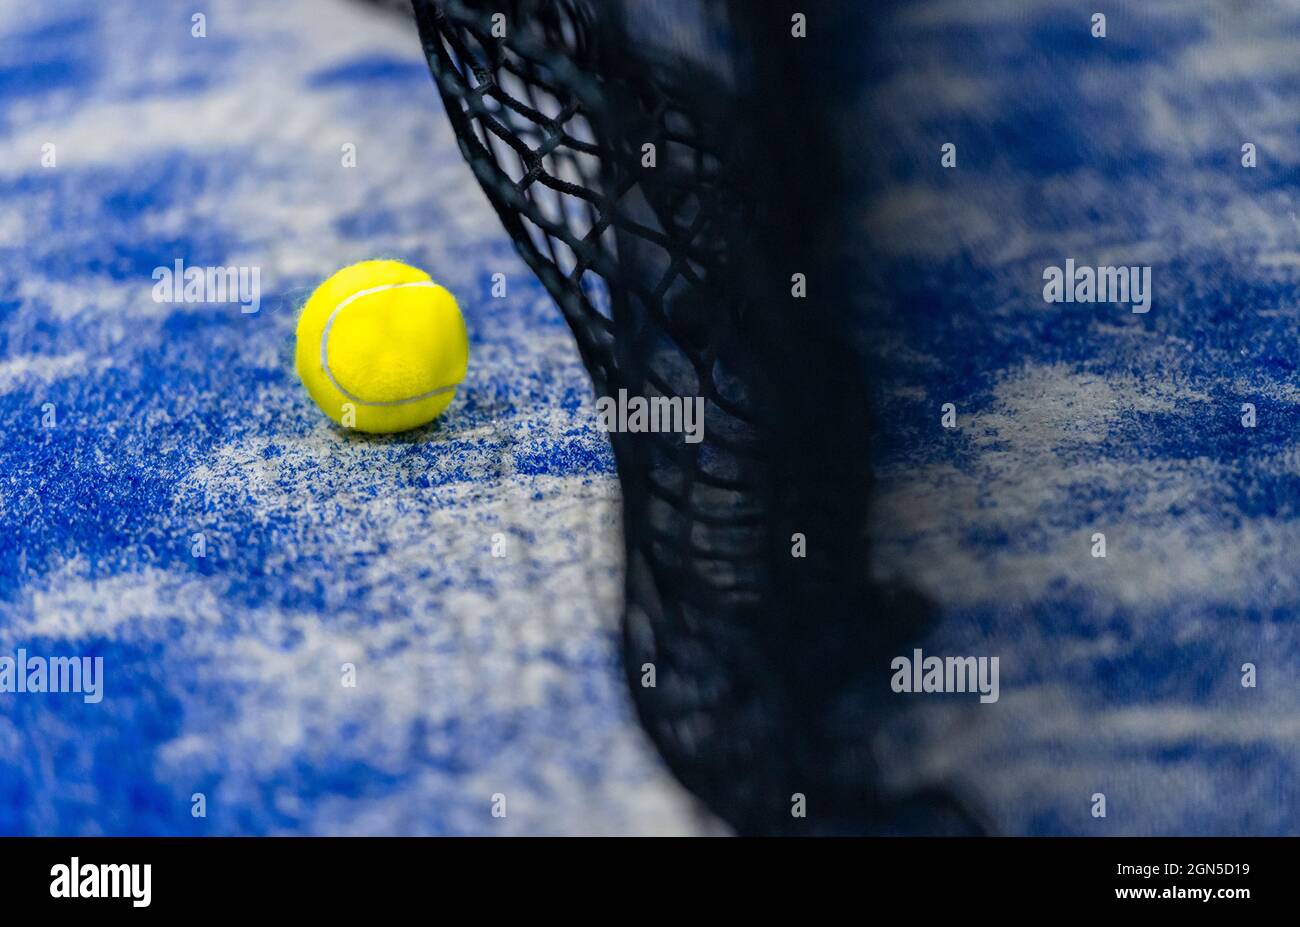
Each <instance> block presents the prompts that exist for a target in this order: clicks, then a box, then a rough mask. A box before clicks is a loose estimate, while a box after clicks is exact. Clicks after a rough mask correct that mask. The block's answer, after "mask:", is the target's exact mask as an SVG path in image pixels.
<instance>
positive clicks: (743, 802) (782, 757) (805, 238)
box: [415, 0, 980, 833]
mask: <svg viewBox="0 0 1300 927" xmlns="http://www.w3.org/2000/svg"><path fill="white" fill-rule="evenodd" d="M676 5H677V6H689V7H690V12H691V16H692V19H691V20H690V22H691V23H692V24H693V28H692V30H691V33H692V37H689V38H684V37H683V36H681V35H674V34H673V33H674V30H675V29H681V28H682V27H683V24H684V23H685V20H683V19H681V18H673V17H667V18H663V17H660V19H659V20H657V21H654V20H653V17H651V16H649V14H650V13H653V12H654V10H653V8H652V7H650V6H649V5H648V4H646V3H638V2H635V0H602V2H595V0H590V2H589V0H491V2H488V3H471V2H467V0H446V2H434V0H415V12H416V18H417V21H418V23H419V27H420V32H421V36H422V40H423V43H424V48H425V52H426V55H427V57H428V59H429V63H430V67H431V69H432V72H433V76H434V79H435V81H436V83H437V87H438V90H439V92H440V94H441V96H442V98H443V101H444V103H445V105H446V109H447V113H448V116H449V117H450V119H451V121H452V124H453V126H454V128H455V132H456V136H457V139H458V140H459V143H460V147H461V150H462V152H463V153H464V155H465V158H466V160H467V161H468V163H469V165H470V167H471V168H472V169H473V172H474V175H475V176H476V178H477V180H478V182H479V183H480V184H481V185H482V187H483V189H484V191H485V192H486V193H487V196H488V197H489V199H490V200H491V202H492V204H493V206H494V208H495V209H496V211H497V213H498V214H499V215H500V217H501V221H502V222H503V223H504V225H505V228H506V230H507V232H508V233H509V234H510V237H511V238H512V239H513V240H514V243H515V245H516V246H517V248H518V249H519V251H520V253H521V255H522V256H523V258H524V259H525V260H526V261H527V263H528V264H529V266H530V267H531V268H532V270H533V271H534V272H535V273H536V274H537V275H538V277H539V278H540V279H541V281H542V282H543V284H544V285H545V286H546V288H547V290H548V291H549V292H550V293H551V295H552V296H553V297H554V298H555V300H556V302H557V303H558V304H559V307H560V310H561V311H562V312H563V314H564V317H565V319H566V320H567V321H568V324H569V326H570V328H571V329H572V331H573V335H574V337H575V339H576V341H577V345H578V348H579V350H580V352H581V355H582V358H583V360H584V362H585V364H586V365H587V368H588V370H589V371H590V373H591V377H592V382H593V385H594V388H595V392H596V394H597V396H610V397H616V396H617V395H618V394H619V392H620V391H622V390H626V391H627V395H628V396H641V397H683V398H684V399H685V400H687V401H689V400H692V399H694V398H695V397H700V398H702V400H703V406H704V410H705V414H704V423H703V440H701V441H699V442H692V441H687V440H685V436H684V435H683V434H681V433H674V432H658V433H656V432H646V431H642V432H630V431H622V432H615V433H612V434H611V435H610V439H611V442H612V445H613V449H614V454H615V457H616V460H617V464H618V471H619V479H620V483H621V486H622V492H623V508H624V531H625V535H626V563H627V578H626V611H625V616H624V641H625V655H624V656H625V665H626V669H627V679H628V683H629V687H630V690H631V693H632V697H633V700H634V702H635V704H636V707H637V711H638V713H639V715H640V717H641V720H642V722H643V724H644V726H645V728H646V730H647V731H648V732H649V734H650V736H651V737H652V739H653V740H654V742H655V743H656V745H657V746H658V748H659V749H660V751H661V753H662V754H663V756H664V757H665V759H666V760H667V762H668V763H669V765H670V767H671V768H672V769H673V771H674V772H675V773H676V774H677V776H678V777H679V778H680V779H681V781H682V782H683V783H684V784H685V785H686V786H687V787H688V788H689V789H691V791H693V792H694V793H695V794H696V795H698V796H699V797H700V798H702V799H703V800H704V801H705V802H706V803H707V804H708V806H709V807H710V808H711V809H712V810H713V811H714V812H716V813H717V814H718V815H720V816H721V817H722V818H723V819H724V820H726V821H727V822H729V823H730V824H731V825H732V826H734V827H735V828H736V829H737V830H738V831H740V832H742V833H869V832H941V833H972V832H978V831H979V829H980V828H979V827H978V826H977V824H976V823H975V821H974V819H973V817H972V815H971V814H970V813H968V812H967V811H966V810H964V808H963V806H962V805H961V803H959V802H957V801H956V800H955V799H954V798H953V797H952V796H951V795H950V794H948V793H947V792H945V791H943V790H939V789H936V790H931V791H927V792H925V793H922V794H917V793H913V794H910V795H902V796H900V795H890V794H884V793H883V792H882V790H881V788H880V786H879V784H878V783H879V782H880V781H881V777H880V776H879V771H878V770H879V763H881V762H882V761H883V760H882V759H881V758H880V757H878V756H877V755H876V754H875V753H874V752H873V750H872V749H871V742H872V734H873V732H874V731H875V729H876V727H877V724H878V722H879V719H880V717H881V715H882V712H883V711H884V710H885V704H886V701H887V697H888V696H889V695H890V692H889V686H888V678H889V677H888V666H889V661H890V659H891V657H892V656H893V655H895V654H898V653H901V652H904V651H902V650H901V649H900V648H902V647H904V646H907V645H908V642H910V641H913V640H915V639H916V637H917V636H918V635H919V634H920V633H922V632H923V630H924V627H925V624H926V620H927V619H926V609H925V607H924V603H922V602H921V601H920V600H919V599H918V598H916V597H915V596H912V595H909V594H906V593H904V592H902V591H898V590H893V589H888V588H882V587H880V586H877V585H873V584H872V583H870V582H869V581H868V579H867V563H868V550H867V538H866V530H865V523H866V514H867V504H868V498H869V493H870V483H871V480H870V461H869V450H870V448H869V446H868V441H869V432H870V422H869V419H868V399H867V397H868V391H867V377H866V365H865V363H864V361H863V359H862V357H861V355H860V353H859V351H858V350H857V349H855V347H854V345H855V344H857V343H858V341H857V337H856V332H855V330H854V318H853V315H854V314H853V312H852V311H850V310H849V308H848V306H849V302H848V300H847V298H846V294H847V292H848V286H849V283H850V281H849V280H848V279H847V275H846V274H845V272H844V270H843V267H842V262H841V257H842V255H843V251H844V247H845V243H846V232H845V223H846V216H845V215H844V214H842V212H841V209H840V205H839V199H840V198H837V196H836V192H837V189H838V183H839V171H840V168H841V166H842V163H843V160H844V159H843V156H842V155H841V154H840V153H839V151H838V149H839V147H840V146H838V145H837V143H836V137H837V132H836V128H835V119H836V118H837V115H836V112H835V106H836V105H837V103H836V97H835V94H834V93H833V92H832V91H831V90H830V89H828V87H833V75H832V74H831V73H830V70H831V69H832V68H833V62H832V52H831V51H828V49H827V48H826V47H825V41H826V40H825V39H823V40H821V41H818V40H816V39H815V38H796V37H794V36H793V35H792V20H791V11H790V10H787V9H786V8H785V5H784V4H779V3H767V2H763V0H737V2H734V3H727V2H724V0H691V2H690V3H689V4H683V3H681V2H677V4H676ZM798 6H799V10H800V11H801V12H803V13H805V14H807V15H808V17H809V20H810V21H811V22H815V23H817V24H818V28H819V29H821V30H823V32H822V35H823V36H827V35H834V34H835V29H836V27H835V25H834V24H835V22H836V20H838V19H841V18H842V17H844V16H846V15H848V13H847V12H846V11H845V10H843V9H842V8H843V7H845V6H848V5H846V4H842V3H841V4H836V3H831V2H826V0H814V2H804V3H801V4H799V5H798ZM837 7H839V8H840V9H837ZM647 666H653V667H654V673H655V685H653V686H647V685H644V684H643V683H644V680H645V678H646V667H647ZM796 795H802V796H804V799H805V802H806V814H807V816H806V817H801V816H798V815H797V814H795V813H792V809H793V808H797V807H798V805H799V802H798V799H797V798H796V797H795V796H796Z"/></svg>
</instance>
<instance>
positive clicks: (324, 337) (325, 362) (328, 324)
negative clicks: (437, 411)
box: [320, 280, 460, 406]
mask: <svg viewBox="0 0 1300 927" xmlns="http://www.w3.org/2000/svg"><path fill="white" fill-rule="evenodd" d="M437 285H438V284H436V283H434V282H433V281H432V280H413V281H411V282H410V283H385V284H384V285H383V286H374V287H371V288H370V289H368V290H358V291H357V292H355V293H353V294H352V295H351V296H349V297H348V298H347V299H345V300H343V302H341V303H339V304H338V305H337V306H335V307H334V311H333V312H331V313H330V317H329V318H328V319H326V320H325V328H324V330H323V331H322V332H321V335H320V366H321V369H322V370H324V371H325V376H327V377H329V381H330V383H332V384H333V385H334V388H335V389H336V390H338V391H339V392H340V393H342V394H343V395H344V396H345V397H346V398H347V399H349V400H351V401H352V402H355V403H356V404H357V405H361V406H404V405H406V404H407V403H410V402H423V401H424V400H425V399H432V398H433V397H434V396H441V395H442V394H443V393H450V392H451V391H452V390H454V389H455V388H456V387H457V386H460V384H459V383H452V384H451V385H450V386H440V387H438V388H437V389H435V390H431V391H429V392H427V393H422V394H421V395H419V396H412V397H410V398H409V399H390V400H388V401H386V402H369V401H367V400H365V399H361V398H359V397H357V396H354V395H352V393H350V392H348V391H347V390H346V389H344V388H343V384H342V383H340V382H339V381H338V380H336V379H334V371H332V370H330V361H329V351H328V349H327V348H328V345H329V340H330V329H331V328H333V327H334V320H335V319H337V318H338V315H339V313H340V312H342V311H343V310H344V309H346V308H347V307H348V306H350V305H352V304H353V303H354V302H356V301H357V300H358V299H361V297H363V296H371V295H373V294H375V293H382V292H384V291H385V290H401V289H405V288H407V287H436V286H437Z"/></svg>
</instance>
